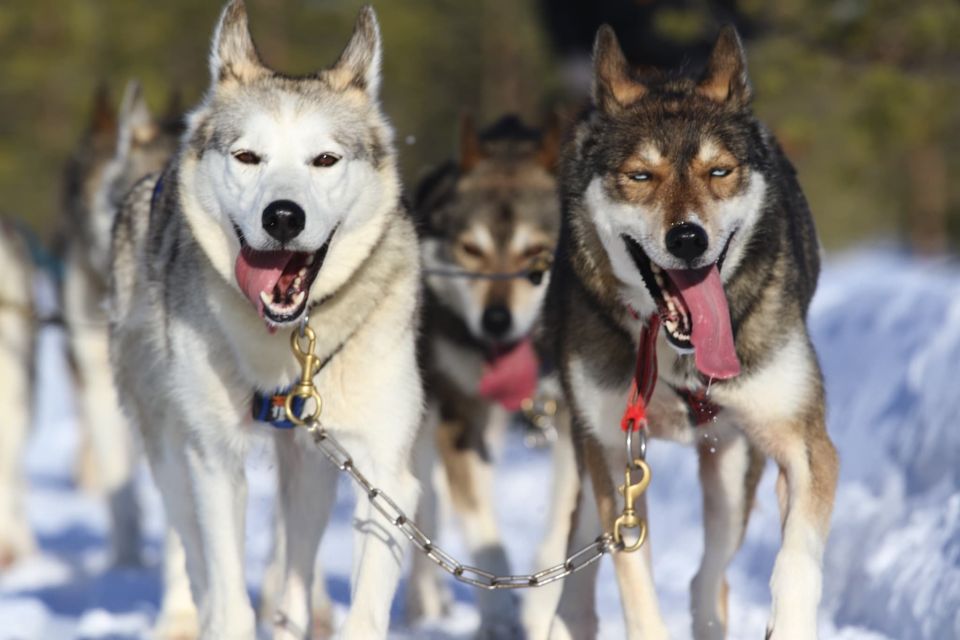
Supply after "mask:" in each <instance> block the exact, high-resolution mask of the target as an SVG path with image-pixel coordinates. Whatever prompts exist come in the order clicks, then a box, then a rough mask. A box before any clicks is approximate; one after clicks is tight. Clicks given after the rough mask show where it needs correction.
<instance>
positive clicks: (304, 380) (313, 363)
mask: <svg viewBox="0 0 960 640" xmlns="http://www.w3.org/2000/svg"><path fill="white" fill-rule="evenodd" d="M301 338H306V340H307V347H306V349H304V348H303V346H301V344H300V341H301ZM316 346H317V334H315V333H314V332H313V329H312V328H310V326H309V325H301V327H300V328H299V330H294V331H293V333H292V334H291V335H290V347H291V348H292V349H293V355H294V356H296V358H297V360H298V361H299V362H300V382H298V383H297V384H295V385H294V386H293V389H291V390H290V393H289V394H287V399H286V401H285V402H284V409H285V410H286V413H287V419H288V420H290V422H292V423H293V424H295V425H297V426H298V427H302V426H303V425H305V424H307V423H308V422H311V421H314V422H315V421H317V420H319V418H320V411H321V410H322V409H323V401H322V400H321V399H320V392H319V391H317V387H316V386H315V385H314V384H313V376H315V375H317V372H318V371H319V370H320V362H319V360H318V359H317V356H316V354H315V351H316ZM294 398H303V399H304V400H309V399H310V398H313V401H314V409H313V413H311V414H305V415H303V416H298V415H297V414H296V413H295V412H294V410H293V399H294ZM305 407H306V405H304V408H305Z"/></svg>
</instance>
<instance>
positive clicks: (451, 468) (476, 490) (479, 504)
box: [437, 411, 521, 638]
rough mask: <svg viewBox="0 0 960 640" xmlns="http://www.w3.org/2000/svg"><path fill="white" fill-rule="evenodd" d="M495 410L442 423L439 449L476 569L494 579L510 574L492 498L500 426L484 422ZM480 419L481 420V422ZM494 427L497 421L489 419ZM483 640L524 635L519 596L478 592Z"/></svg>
mask: <svg viewBox="0 0 960 640" xmlns="http://www.w3.org/2000/svg"><path fill="white" fill-rule="evenodd" d="M491 414H496V412H493V411H481V412H480V413H479V416H473V420H476V422H473V421H471V420H469V419H466V418H463V419H461V420H457V421H448V422H445V423H443V424H441V425H440V428H439V430H438V434H437V448H438V449H439V451H440V456H441V459H442V460H443V467H444V469H445V471H446V474H445V475H446V478H447V486H448V487H449V489H450V498H451V500H450V501H451V504H452V506H453V508H454V511H455V512H456V514H457V518H458V520H459V521H460V530H461V531H462V532H463V536H464V538H465V540H466V543H467V547H468V548H469V549H470V556H471V558H472V559H473V561H474V563H476V565H477V566H478V567H480V568H482V569H484V570H486V571H489V572H490V573H493V574H496V575H507V574H509V573H510V563H509V562H508V560H507V552H506V549H504V547H503V542H502V539H501V536H500V530H499V527H498V526H497V514H496V509H495V505H494V499H493V490H494V478H493V466H492V462H491V460H490V458H491V455H490V447H489V446H488V445H489V443H488V442H487V438H488V437H489V436H490V434H489V431H491V430H492V428H493V429H495V428H496V427H498V426H500V425H496V424H489V423H488V420H485V419H483V418H484V417H485V416H486V417H489V416H490V415H491ZM478 417H479V418H480V419H479V420H477V418H478ZM489 422H490V423H492V422H493V421H492V420H491V421H489ZM477 604H478V607H479V609H480V631H479V632H478V634H477V635H478V637H479V638H511V637H516V636H519V635H520V633H521V629H520V621H519V612H518V607H517V601H516V596H515V595H514V594H513V593H511V592H510V591H506V590H500V591H485V590H484V591H479V592H478V593H477Z"/></svg>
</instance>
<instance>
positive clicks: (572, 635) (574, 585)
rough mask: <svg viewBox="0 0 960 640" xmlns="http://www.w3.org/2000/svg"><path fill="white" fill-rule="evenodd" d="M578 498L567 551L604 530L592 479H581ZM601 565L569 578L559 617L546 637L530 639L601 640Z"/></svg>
mask: <svg viewBox="0 0 960 640" xmlns="http://www.w3.org/2000/svg"><path fill="white" fill-rule="evenodd" d="M580 480H582V482H578V484H580V489H579V491H578V496H577V497H576V498H575V504H574V509H573V511H572V513H571V514H570V525H569V527H570V528H569V531H570V534H569V540H568V542H567V545H566V549H565V552H566V553H569V552H571V551H575V550H577V549H581V548H582V547H583V546H584V545H586V544H587V543H589V542H591V541H593V540H594V539H596V537H597V535H599V533H600V531H601V527H600V519H599V517H598V516H597V510H596V505H595V503H594V500H593V494H592V491H591V487H592V483H591V482H590V478H589V477H588V476H587V475H586V474H584V476H583V478H581V479H580ZM599 570H600V563H599V562H594V563H593V564H592V565H590V566H588V567H586V568H584V569H581V570H580V571H578V572H577V573H574V574H571V575H569V576H568V577H567V578H565V579H564V580H563V581H562V582H561V583H560V584H561V585H562V594H561V596H560V601H559V603H558V604H557V611H556V616H555V617H554V619H553V622H552V625H551V626H550V627H549V628H548V630H547V631H548V633H547V634H546V635H545V636H534V635H531V636H530V640H540V638H549V639H550V640H590V639H591V638H596V637H597V629H598V626H599V621H598V619H597V611H596V606H595V600H596V588H597V573H598V572H599Z"/></svg>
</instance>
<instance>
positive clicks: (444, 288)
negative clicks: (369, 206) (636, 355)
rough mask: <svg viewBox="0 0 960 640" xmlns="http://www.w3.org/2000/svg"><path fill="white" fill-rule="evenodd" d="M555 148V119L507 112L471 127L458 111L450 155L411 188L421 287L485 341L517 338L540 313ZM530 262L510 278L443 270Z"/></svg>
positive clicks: (551, 238) (556, 221)
mask: <svg viewBox="0 0 960 640" xmlns="http://www.w3.org/2000/svg"><path fill="white" fill-rule="evenodd" d="M558 147H559V124H558V123H557V122H556V120H555V119H553V120H551V122H550V124H548V126H547V127H546V128H545V129H544V130H543V131H542V132H538V131H536V130H534V129H530V128H528V127H526V126H525V125H524V124H523V123H522V122H520V120H519V119H517V118H516V117H514V116H506V117H504V118H502V119H501V120H499V121H498V122H497V123H495V124H494V125H492V126H491V127H489V128H488V129H487V130H485V131H484V132H483V133H482V134H481V135H478V134H477V132H476V130H475V129H474V125H473V120H472V119H471V118H470V117H468V116H464V118H463V119H462V122H461V130H460V154H459V160H458V162H456V163H449V164H448V165H446V166H444V167H441V168H440V169H438V170H437V171H436V172H434V173H433V174H432V175H431V176H429V177H428V178H427V179H425V180H424V182H423V183H422V184H421V187H420V189H419V191H418V194H417V198H416V200H417V202H416V205H417V206H416V209H417V213H418V215H419V216H420V217H421V221H422V225H421V226H422V227H423V231H424V240H423V242H422V251H423V256H424V263H425V265H426V267H427V270H428V271H427V273H428V276H427V286H429V287H430V289H431V291H433V292H434V294H436V296H437V297H438V298H439V300H440V301H441V302H442V303H443V304H444V305H446V306H447V307H448V308H449V309H451V310H452V311H453V312H454V313H455V314H457V315H458V316H459V317H460V318H462V319H463V321H464V323H465V324H466V325H467V327H468V328H469V329H470V331H471V333H472V334H473V335H474V337H475V338H477V339H478V340H481V341H483V342H486V343H488V344H491V345H509V344H511V343H514V342H516V341H517V340H520V339H522V338H524V337H525V336H526V335H527V334H529V332H530V331H531V329H532V327H533V325H534V322H535V321H536V319H537V317H538V315H539V312H540V307H541V304H542V302H543V296H544V292H545V291H546V288H547V287H546V285H547V281H548V279H549V263H550V260H551V258H552V256H553V252H554V248H555V246H556V243H557V236H558V233H559V227H560V212H559V202H558V199H557V193H556V188H557V183H556V177H555V175H554V166H555V164H556V159H557V150H558ZM530 269H532V270H533V272H532V273H531V274H530V276H529V277H527V276H519V277H514V278H509V279H489V278H482V277H481V278H465V277H450V276H449V275H443V274H444V273H449V272H451V271H453V272H463V271H467V272H472V273H475V274H479V275H485V276H487V275H496V274H516V273H519V272H524V271H526V270H530ZM538 270H539V271H538ZM431 271H436V272H440V273H439V274H433V275H431V274H430V273H431Z"/></svg>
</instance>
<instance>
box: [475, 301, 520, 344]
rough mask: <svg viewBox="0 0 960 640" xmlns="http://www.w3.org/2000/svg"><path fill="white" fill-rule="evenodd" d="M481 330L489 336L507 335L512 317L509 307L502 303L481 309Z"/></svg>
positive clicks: (500, 336)
mask: <svg viewBox="0 0 960 640" xmlns="http://www.w3.org/2000/svg"><path fill="white" fill-rule="evenodd" d="M482 322H483V330H484V331H485V332H486V333H487V335H489V336H490V337H491V338H502V337H503V336H505V335H507V332H508V331H509V330H510V325H511V324H513V318H512V317H511V316H510V309H508V308H507V307H505V306H504V305H502V304H496V305H491V306H489V307H487V308H486V309H484V311H483V319H482Z"/></svg>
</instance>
